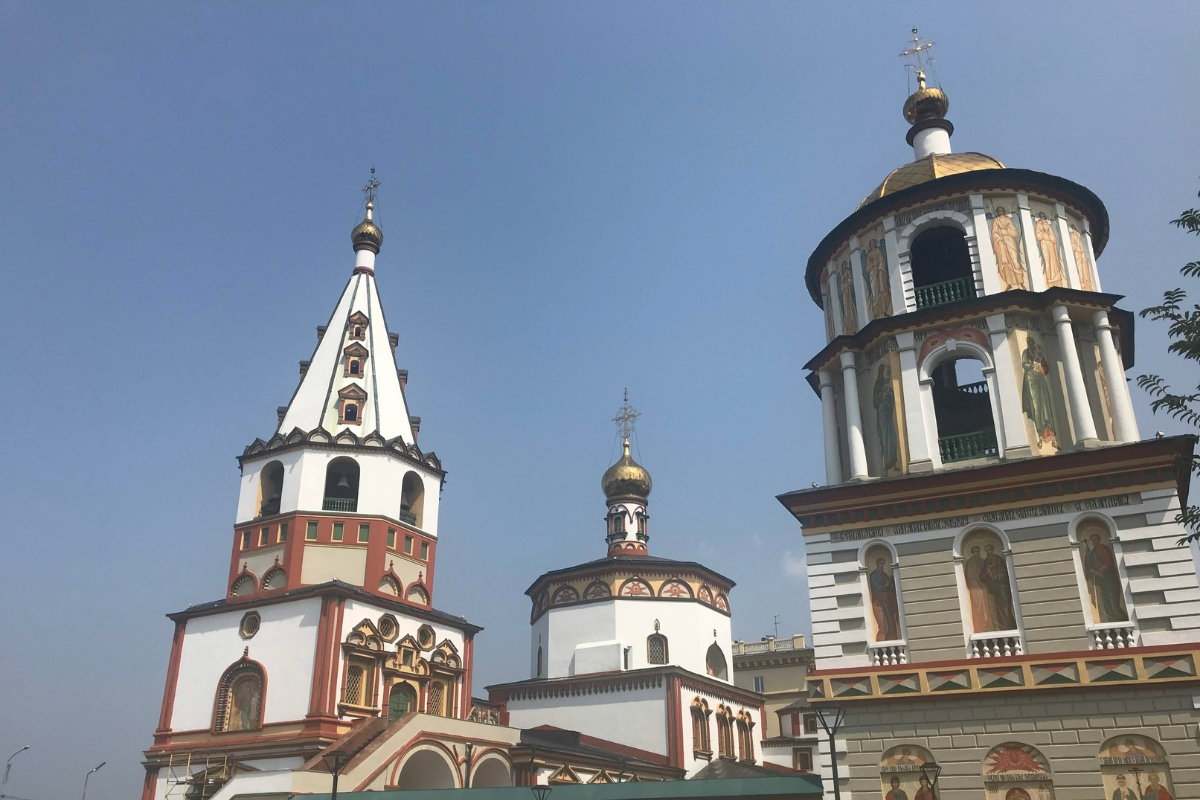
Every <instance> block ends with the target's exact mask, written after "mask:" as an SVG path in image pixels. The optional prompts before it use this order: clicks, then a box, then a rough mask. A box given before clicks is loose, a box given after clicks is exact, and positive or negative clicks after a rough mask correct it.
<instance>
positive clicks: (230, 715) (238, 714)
mask: <svg viewBox="0 0 1200 800" xmlns="http://www.w3.org/2000/svg"><path fill="white" fill-rule="evenodd" d="M262 690H263V683H262V677H261V676H259V675H258V674H257V673H256V672H250V671H246V672H243V673H242V674H241V675H238V676H237V677H236V678H234V679H233V681H232V682H231V683H230V685H229V701H228V703H229V706H228V710H227V711H226V715H225V730H227V731H252V730H257V729H258V728H259V727H260V725H259V721H258V720H259V711H260V710H261V708H262Z"/></svg>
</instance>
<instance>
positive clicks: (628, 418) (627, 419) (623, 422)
mask: <svg viewBox="0 0 1200 800" xmlns="http://www.w3.org/2000/svg"><path fill="white" fill-rule="evenodd" d="M638 416H639V414H638V410H637V409H636V408H634V407H633V406H631V405H629V389H628V388H627V389H625V402H624V403H623V404H622V405H621V408H620V409H619V410H618V411H617V415H616V416H615V417H613V418H612V421H613V422H615V423H617V428H619V429H620V431H621V436H622V437H624V439H625V443H626V444H629V434H631V433H633V428H634V421H635V420H637V418H638Z"/></svg>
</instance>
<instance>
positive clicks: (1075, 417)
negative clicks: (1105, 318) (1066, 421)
mask: <svg viewBox="0 0 1200 800" xmlns="http://www.w3.org/2000/svg"><path fill="white" fill-rule="evenodd" d="M1050 313H1051V314H1052V315H1053V317H1054V326H1055V329H1056V330H1057V332H1058V349H1059V352H1060V353H1061V355H1062V360H1063V367H1064V369H1065V371H1066V373H1067V375H1066V377H1067V401H1068V403H1070V406H1071V418H1072V421H1073V422H1074V423H1075V441H1076V443H1084V442H1087V441H1089V440H1095V439H1096V438H1097V437H1096V423H1095V421H1094V420H1093V419H1092V408H1091V405H1090V404H1089V403H1088V398H1087V387H1086V386H1084V384H1083V370H1082V369H1081V368H1080V366H1079V351H1077V350H1076V349H1075V332H1074V330H1073V329H1072V328H1071V315H1070V314H1069V313H1068V312H1067V308H1066V306H1064V305H1062V304H1061V303H1060V304H1058V305H1056V306H1054V308H1052V309H1051V312H1050Z"/></svg>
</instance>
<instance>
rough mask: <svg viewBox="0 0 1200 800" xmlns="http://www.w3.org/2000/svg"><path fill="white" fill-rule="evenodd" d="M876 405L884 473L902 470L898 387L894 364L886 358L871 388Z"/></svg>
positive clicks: (880, 454) (877, 428)
mask: <svg viewBox="0 0 1200 800" xmlns="http://www.w3.org/2000/svg"><path fill="white" fill-rule="evenodd" d="M871 402H872V405H874V407H875V426H876V435H877V436H878V437H879V458H880V462H881V464H882V466H883V474H884V475H891V474H894V473H897V472H900V471H901V470H900V434H899V432H898V430H897V428H896V387H895V386H894V384H893V381H892V365H891V364H890V363H888V361H887V360H886V359H885V360H884V361H883V363H881V364H880V365H879V369H878V370H876V372H875V386H874V387H873V388H872V390H871Z"/></svg>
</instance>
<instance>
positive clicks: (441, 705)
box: [426, 681, 449, 717]
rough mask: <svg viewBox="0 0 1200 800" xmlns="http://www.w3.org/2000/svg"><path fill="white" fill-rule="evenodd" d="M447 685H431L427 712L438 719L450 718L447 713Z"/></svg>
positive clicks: (438, 683) (435, 682) (436, 682)
mask: <svg viewBox="0 0 1200 800" xmlns="http://www.w3.org/2000/svg"><path fill="white" fill-rule="evenodd" d="M445 706H446V684H444V683H442V682H441V681H434V682H433V683H431V684H429V703H428V708H427V709H426V712H427V713H429V714H433V715H434V716H436V717H445V716H449V715H448V714H447V713H446V707H445Z"/></svg>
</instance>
